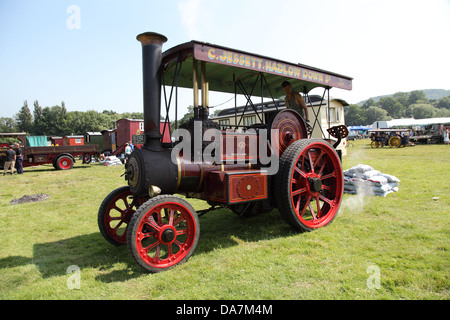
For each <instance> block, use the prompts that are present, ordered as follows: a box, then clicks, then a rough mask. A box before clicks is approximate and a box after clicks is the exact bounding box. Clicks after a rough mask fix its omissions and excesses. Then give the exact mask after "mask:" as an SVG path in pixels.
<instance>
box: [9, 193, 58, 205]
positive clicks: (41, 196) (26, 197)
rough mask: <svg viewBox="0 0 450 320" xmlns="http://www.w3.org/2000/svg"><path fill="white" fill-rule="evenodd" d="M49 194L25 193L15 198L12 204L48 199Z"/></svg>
mask: <svg viewBox="0 0 450 320" xmlns="http://www.w3.org/2000/svg"><path fill="white" fill-rule="evenodd" d="M48 197H49V196H48V195H47V194H45V193H40V194H33V195H24V196H23V197H22V198H19V199H13V200H12V201H11V202H10V203H11V204H21V203H28V202H38V201H42V200H45V199H47V198H48Z"/></svg>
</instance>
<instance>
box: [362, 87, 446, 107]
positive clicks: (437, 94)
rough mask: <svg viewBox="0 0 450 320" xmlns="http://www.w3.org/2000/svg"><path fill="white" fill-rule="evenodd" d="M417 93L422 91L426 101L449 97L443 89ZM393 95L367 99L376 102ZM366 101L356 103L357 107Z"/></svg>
mask: <svg viewBox="0 0 450 320" xmlns="http://www.w3.org/2000/svg"><path fill="white" fill-rule="evenodd" d="M417 91H423V93H425V96H426V97H427V99H428V100H439V99H441V98H444V97H448V96H450V90H444V89H425V90H417ZM408 93H409V92H408ZM393 95H394V93H393V94H388V95H384V96H378V97H371V98H369V99H373V100H374V101H375V102H378V101H379V100H380V99H381V98H384V97H392V96H393ZM369 99H367V100H369ZM367 100H363V101H360V102H358V103H357V105H359V106H362V105H363V104H364V103H365V102H366V101H367Z"/></svg>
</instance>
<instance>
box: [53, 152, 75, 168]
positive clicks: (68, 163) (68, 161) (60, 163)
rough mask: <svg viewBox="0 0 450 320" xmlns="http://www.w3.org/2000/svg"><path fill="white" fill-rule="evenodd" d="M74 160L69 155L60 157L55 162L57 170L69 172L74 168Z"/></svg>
mask: <svg viewBox="0 0 450 320" xmlns="http://www.w3.org/2000/svg"><path fill="white" fill-rule="evenodd" d="M73 163H74V160H73V158H72V157H70V156H68V155H62V156H59V157H58V158H57V159H56V162H55V168H56V169H58V170H69V169H72V167H73Z"/></svg>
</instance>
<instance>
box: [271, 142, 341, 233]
mask: <svg viewBox="0 0 450 320" xmlns="http://www.w3.org/2000/svg"><path fill="white" fill-rule="evenodd" d="M275 190H276V193H275V197H276V202H277V207H278V209H279V211H280V214H281V216H282V217H283V218H284V219H285V220H286V221H287V222H288V223H289V224H290V225H292V226H293V227H295V228H297V229H299V230H304V231H310V230H313V229H317V228H320V227H323V226H326V225H327V224H329V223H331V221H333V219H334V218H335V216H336V214H337V212H338V210H339V206H340V204H341V200H342V196H343V191H344V178H343V174H342V167H341V163H340V160H339V157H338V155H337V154H336V152H335V151H334V148H333V147H332V146H331V145H330V144H329V143H327V142H326V141H324V140H320V139H308V140H299V141H295V142H294V143H293V144H291V145H290V146H289V147H288V148H287V149H286V150H285V152H284V153H283V154H282V156H281V158H280V167H279V172H278V174H277V176H276V177H275Z"/></svg>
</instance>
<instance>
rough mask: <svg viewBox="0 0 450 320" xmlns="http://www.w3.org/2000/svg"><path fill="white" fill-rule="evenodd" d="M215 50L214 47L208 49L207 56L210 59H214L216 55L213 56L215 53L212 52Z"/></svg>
mask: <svg viewBox="0 0 450 320" xmlns="http://www.w3.org/2000/svg"><path fill="white" fill-rule="evenodd" d="M215 51H216V49H209V51H208V57H209V58H210V59H211V60H214V59H215V58H216V56H215V54H214V52H215Z"/></svg>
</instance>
